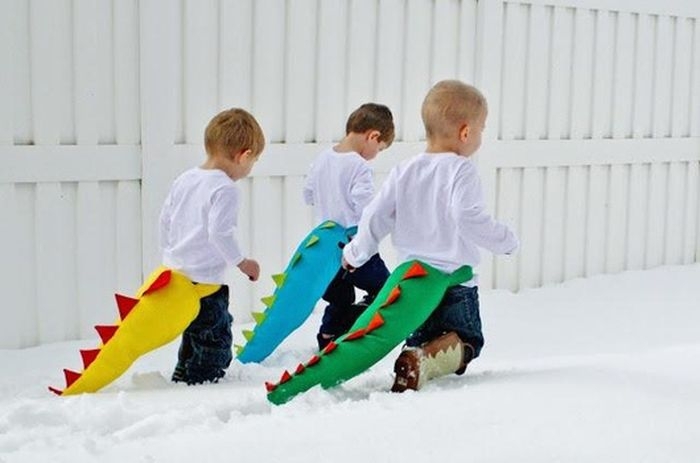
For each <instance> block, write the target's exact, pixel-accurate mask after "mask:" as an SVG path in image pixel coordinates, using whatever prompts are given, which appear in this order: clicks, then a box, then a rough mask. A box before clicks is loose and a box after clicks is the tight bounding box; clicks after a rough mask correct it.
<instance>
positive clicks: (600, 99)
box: [591, 10, 614, 138]
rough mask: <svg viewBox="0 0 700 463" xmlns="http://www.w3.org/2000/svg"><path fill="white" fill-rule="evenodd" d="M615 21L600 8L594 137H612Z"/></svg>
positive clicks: (597, 33) (597, 21) (595, 71)
mask: <svg viewBox="0 0 700 463" xmlns="http://www.w3.org/2000/svg"><path fill="white" fill-rule="evenodd" d="M613 37H614V35H613V22H612V16H611V14H610V12H608V11H603V10H599V11H597V13H596V23H595V52H594V58H593V75H594V79H593V113H592V117H593V119H592V130H591V136H592V137H593V138H608V137H610V134H611V132H610V125H611V110H612V107H611V103H610V102H611V101H612V66H613V52H614V48H613V47H611V46H610V44H611V43H612V42H613Z"/></svg>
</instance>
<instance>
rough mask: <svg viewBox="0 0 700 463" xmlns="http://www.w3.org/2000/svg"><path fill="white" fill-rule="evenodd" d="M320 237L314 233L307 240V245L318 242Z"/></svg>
mask: <svg viewBox="0 0 700 463" xmlns="http://www.w3.org/2000/svg"><path fill="white" fill-rule="evenodd" d="M318 240H319V237H318V236H316V235H312V236H311V238H309V241H307V242H306V247H307V248H308V247H310V246H313V245H314V244H316V243H318Z"/></svg>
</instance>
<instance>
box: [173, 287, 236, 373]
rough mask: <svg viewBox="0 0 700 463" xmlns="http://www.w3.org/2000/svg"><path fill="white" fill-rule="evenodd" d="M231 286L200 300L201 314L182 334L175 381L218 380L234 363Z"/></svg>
mask: <svg viewBox="0 0 700 463" xmlns="http://www.w3.org/2000/svg"><path fill="white" fill-rule="evenodd" d="M232 322H233V317H232V316H231V314H230V313H229V311H228V286H226V285H222V286H221V288H219V290H218V291H216V292H215V293H213V294H211V295H209V296H207V297H203V298H202V299H201V301H200V309H199V315H197V318H195V319H194V320H193V321H192V323H190V326H188V327H187V329H186V330H185V332H184V333H183V334H182V342H181V344H180V349H179V351H178V359H177V366H176V367H175V372H174V373H173V377H172V380H173V381H184V382H186V383H187V384H197V383H203V382H205V381H216V380H218V379H219V378H222V377H223V376H224V374H225V371H224V370H225V369H226V368H228V366H229V365H230V364H231V360H232V359H233V354H232V353H231V344H232V342H233V338H232V336H231V323H232Z"/></svg>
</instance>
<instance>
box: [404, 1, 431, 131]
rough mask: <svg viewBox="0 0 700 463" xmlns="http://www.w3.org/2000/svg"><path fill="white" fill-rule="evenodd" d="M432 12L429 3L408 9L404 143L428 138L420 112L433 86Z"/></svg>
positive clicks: (413, 5) (413, 3)
mask: <svg viewBox="0 0 700 463" xmlns="http://www.w3.org/2000/svg"><path fill="white" fill-rule="evenodd" d="M431 8H432V5H431V2H430V1H429V0H415V1H411V2H408V3H407V5H406V30H405V31H404V32H405V39H404V40H405V43H406V45H405V46H406V48H405V53H404V85H403V96H402V98H403V103H402V105H401V108H402V111H403V114H399V115H398V116H399V117H402V121H403V140H405V141H416V140H420V139H422V138H423V136H424V134H425V129H424V128H423V122H422V120H421V117H420V110H421V105H422V104H423V99H424V98H425V94H426V93H427V91H428V88H430V84H431V82H430V37H431V35H432V32H431V30H432V23H431Z"/></svg>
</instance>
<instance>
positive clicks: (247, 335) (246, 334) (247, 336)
mask: <svg viewBox="0 0 700 463" xmlns="http://www.w3.org/2000/svg"><path fill="white" fill-rule="evenodd" d="M253 336H255V333H254V332H253V331H250V330H243V337H244V338H245V339H246V341H250V340H251V339H253Z"/></svg>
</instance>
